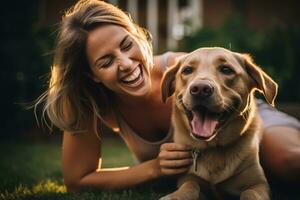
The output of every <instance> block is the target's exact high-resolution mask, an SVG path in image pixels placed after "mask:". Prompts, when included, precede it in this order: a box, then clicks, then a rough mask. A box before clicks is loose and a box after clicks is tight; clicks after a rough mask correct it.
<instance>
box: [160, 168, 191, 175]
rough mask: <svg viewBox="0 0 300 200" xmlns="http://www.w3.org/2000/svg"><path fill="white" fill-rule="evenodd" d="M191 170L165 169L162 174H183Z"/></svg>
mask: <svg viewBox="0 0 300 200" xmlns="http://www.w3.org/2000/svg"><path fill="white" fill-rule="evenodd" d="M188 170H189V167H184V168H178V169H172V168H163V169H161V172H162V173H163V174H165V175H174V174H181V173H184V172H186V171H188Z"/></svg>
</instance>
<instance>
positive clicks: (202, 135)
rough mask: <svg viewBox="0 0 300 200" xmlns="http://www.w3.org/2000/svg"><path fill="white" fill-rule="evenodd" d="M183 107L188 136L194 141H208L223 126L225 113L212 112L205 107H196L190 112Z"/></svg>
mask: <svg viewBox="0 0 300 200" xmlns="http://www.w3.org/2000/svg"><path fill="white" fill-rule="evenodd" d="M183 107H184V110H185V113H186V115H187V118H188V120H189V125H190V134H191V136H192V137H193V138H194V139H199V140H205V141H210V140H212V139H213V138H214V137H215V136H216V135H217V133H218V129H219V128H220V127H221V126H222V124H224V121H225V118H226V112H221V113H217V112H213V111H211V110H209V109H208V108H207V107H205V106H197V107H195V108H193V109H192V110H189V109H187V108H186V107H185V106H183Z"/></svg>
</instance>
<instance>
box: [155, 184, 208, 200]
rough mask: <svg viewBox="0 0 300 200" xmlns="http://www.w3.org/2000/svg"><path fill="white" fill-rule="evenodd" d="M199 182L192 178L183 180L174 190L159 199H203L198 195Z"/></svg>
mask: <svg viewBox="0 0 300 200" xmlns="http://www.w3.org/2000/svg"><path fill="white" fill-rule="evenodd" d="M200 195H201V194H200V186H199V183H197V182H196V181H193V180H187V181H185V182H184V183H183V184H182V185H181V186H180V187H179V188H178V190H176V191H175V192H173V193H171V194H168V195H167V196H164V197H162V198H160V200H198V199H200V200H204V196H203V195H202V196H203V197H202V196H201V197H200Z"/></svg>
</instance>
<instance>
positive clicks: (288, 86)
mask: <svg viewBox="0 0 300 200" xmlns="http://www.w3.org/2000/svg"><path fill="white" fill-rule="evenodd" d="M213 46H220V47H224V48H227V49H231V50H232V51H237V52H242V53H249V54H251V55H252V57H253V58H254V60H255V62H256V63H257V64H258V65H259V66H261V67H262V68H264V69H265V70H266V71H267V72H268V73H269V74H270V75H271V76H272V78H274V80H276V82H277V83H278V84H279V96H278V100H279V101H289V102H300V84H299V80H298V75H299V73H300V68H299V65H300V60H299V56H300V27H299V26H276V27H273V28H272V29H269V30H262V31H254V30H252V29H250V28H249V27H247V26H246V23H245V19H244V17H243V16H241V15H233V16H232V17H230V18H229V19H228V20H226V21H225V23H224V24H223V25H222V26H220V27H219V28H211V27H204V28H202V29H200V30H198V31H196V32H195V33H193V34H192V35H190V36H187V37H185V38H184V39H183V41H182V42H181V47H180V50H185V51H188V52H190V51H193V50H195V49H196V48H199V47H213Z"/></svg>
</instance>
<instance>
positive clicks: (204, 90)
mask: <svg viewBox="0 0 300 200" xmlns="http://www.w3.org/2000/svg"><path fill="white" fill-rule="evenodd" d="M213 92H214V87H213V86H211V85H210V84H208V83H201V84H199V83H198V84H194V85H191V87H190V93H191V95H193V96H196V97H200V98H207V97H210V96H211V95H212V94H213Z"/></svg>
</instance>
